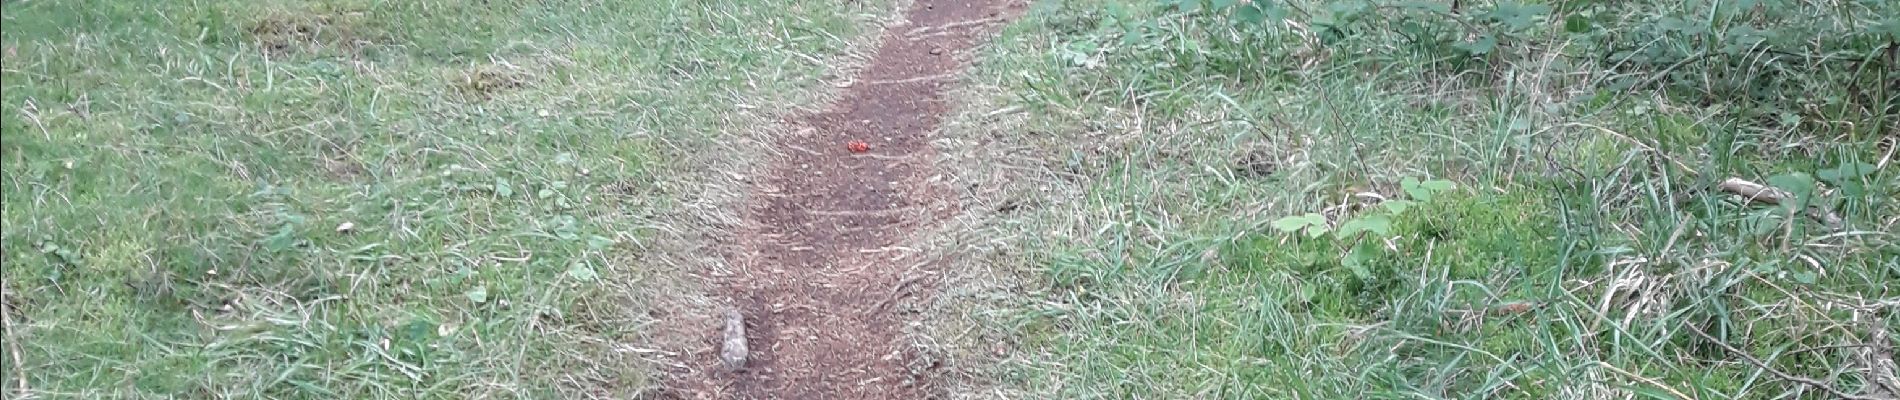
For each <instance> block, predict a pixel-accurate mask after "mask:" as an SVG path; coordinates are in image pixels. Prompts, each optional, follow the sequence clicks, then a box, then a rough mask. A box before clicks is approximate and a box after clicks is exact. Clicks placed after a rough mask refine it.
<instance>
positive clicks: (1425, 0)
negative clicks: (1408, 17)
mask: <svg viewBox="0 0 1900 400" xmlns="http://www.w3.org/2000/svg"><path fill="white" fill-rule="evenodd" d="M1398 6H1399V8H1400V9H1405V10H1416V11H1426V12H1435V13H1441V14H1442V13H1449V12H1451V4H1448V3H1445V2H1441V1H1429V0H1412V1H1404V2H1399V4H1398Z"/></svg>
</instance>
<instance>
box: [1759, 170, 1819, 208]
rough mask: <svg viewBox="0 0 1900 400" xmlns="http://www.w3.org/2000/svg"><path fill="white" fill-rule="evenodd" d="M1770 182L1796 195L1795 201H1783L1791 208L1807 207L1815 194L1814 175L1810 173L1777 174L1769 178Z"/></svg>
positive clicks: (1784, 204)
mask: <svg viewBox="0 0 1900 400" xmlns="http://www.w3.org/2000/svg"><path fill="white" fill-rule="evenodd" d="M1768 184H1769V185H1771V186H1774V187H1777V188H1781V190H1786V191H1788V193H1790V194H1793V195H1794V199H1792V200H1794V201H1790V202H1783V203H1782V205H1783V206H1785V207H1788V209H1791V210H1799V209H1803V208H1807V207H1808V201H1809V200H1810V197H1812V196H1814V177H1813V176H1809V175H1808V174H1804V173H1800V172H1795V173H1790V174H1781V175H1775V176H1773V177H1769V178H1768Z"/></svg>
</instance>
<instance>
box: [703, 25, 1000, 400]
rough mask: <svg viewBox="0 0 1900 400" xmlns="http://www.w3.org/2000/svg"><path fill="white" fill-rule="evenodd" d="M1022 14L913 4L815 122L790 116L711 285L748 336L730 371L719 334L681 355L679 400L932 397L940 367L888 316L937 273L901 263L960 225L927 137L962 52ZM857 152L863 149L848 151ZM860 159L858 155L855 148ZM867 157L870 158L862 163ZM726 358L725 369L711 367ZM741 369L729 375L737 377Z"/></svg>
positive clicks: (922, 260)
mask: <svg viewBox="0 0 1900 400" xmlns="http://www.w3.org/2000/svg"><path fill="white" fill-rule="evenodd" d="M1020 7H1021V5H1020V4H1017V3H1016V2H1011V1H1007V0H952V1H931V0H918V1H916V2H915V3H914V4H912V5H911V6H910V8H909V10H908V11H907V12H906V14H905V16H906V23H900V24H898V25H896V26H891V27H887V28H886V30H885V32H884V34H883V36H882V38H881V40H880V45H879V47H878V48H877V51H876V53H875V56H873V58H872V59H871V61H870V63H869V64H868V65H867V66H865V67H864V69H863V70H862V71H861V72H860V74H859V76H858V77H857V78H856V79H853V80H852V81H851V83H850V84H849V85H845V86H844V87H845V88H844V93H843V94H842V96H841V97H840V98H839V100H838V101H837V102H836V103H834V104H832V105H831V106H830V107H829V108H828V109H826V111H822V112H818V113H814V114H810V115H801V116H788V117H787V119H786V120H785V121H784V124H785V125H787V126H789V127H791V128H792V129H789V131H791V132H794V134H791V135H786V136H782V137H779V138H777V139H776V143H775V145H776V146H777V147H778V148H780V149H783V150H784V151H783V152H782V154H783V156H782V157H779V158H778V159H775V160H772V164H771V167H770V168H769V169H768V170H767V172H766V173H765V174H764V175H763V177H761V178H760V179H757V180H755V181H754V183H753V185H754V187H753V188H752V189H751V191H750V192H749V193H748V195H747V196H748V200H747V201H746V210H744V212H743V215H744V221H743V222H742V223H741V224H740V226H739V227H738V228H737V229H735V232H733V235H731V236H730V237H731V239H730V243H725V246H724V248H726V249H729V252H728V253H726V254H724V255H723V256H724V257H725V258H726V259H727V262H728V263H729V264H730V265H731V267H732V270H731V272H730V273H728V274H724V275H721V276H714V277H712V280H714V281H715V283H716V285H717V287H719V288H720V289H719V290H720V292H719V294H720V295H721V296H723V297H724V300H725V301H727V302H728V303H729V304H730V306H731V307H733V308H735V309H737V310H738V311H739V314H740V316H741V317H742V319H743V322H744V329H743V331H744V336H745V340H744V343H745V347H746V350H747V351H746V352H745V357H744V360H743V362H740V363H734V362H733V360H732V359H731V358H732V357H731V354H732V352H731V351H726V350H729V349H730V346H729V345H727V344H726V342H727V340H726V339H727V338H726V337H725V335H724V333H725V332H726V331H727V329H724V328H725V327H724V326H723V324H722V325H721V326H719V327H713V328H712V329H706V330H705V332H703V334H704V335H705V340H702V341H700V342H699V344H700V346H698V347H697V348H693V349H687V351H684V352H682V353H683V356H682V358H683V360H682V364H683V366H684V367H685V370H686V371H684V372H682V373H680V374H679V375H676V376H674V377H673V382H672V385H671V387H670V389H671V394H673V395H676V396H677V397H682V398H694V399H701V398H746V399H752V398H771V399H818V398H823V399H838V398H846V399H909V398H926V397H933V396H936V395H939V394H938V393H934V392H933V386H932V379H931V377H930V375H931V374H932V371H933V370H935V369H936V368H937V367H938V365H936V362H935V361H932V360H931V359H930V358H929V357H920V355H919V354H916V352H915V351H913V349H912V347H911V346H909V345H907V344H906V343H905V342H904V339H903V337H902V335H903V331H904V328H905V326H906V325H907V323H908V322H910V321H909V320H910V317H909V316H906V315H903V314H901V313H899V312H896V311H894V310H893V307H891V305H892V304H893V303H895V302H898V301H900V300H902V299H905V298H918V297H924V296H927V295H928V293H929V292H930V288H931V287H932V285H933V280H934V279H933V277H934V276H936V272H935V269H936V268H937V265H935V263H934V262H931V261H929V260H930V258H931V257H929V256H928V255H927V253H928V249H917V248H910V247H904V246H902V244H904V243H906V242H907V241H909V240H910V239H912V238H913V236H916V235H917V234H918V233H919V232H920V231H921V230H923V229H924V228H927V227H930V226H933V225H935V224H937V223H939V222H940V221H943V220H945V219H947V218H950V217H951V216H954V215H956V214H957V213H958V212H959V207H958V205H957V203H956V197H957V196H956V195H955V193H953V192H952V190H951V188H949V187H947V186H946V184H945V182H944V180H943V175H941V174H940V173H939V172H938V170H937V169H936V168H935V165H936V163H935V162H934V159H935V157H936V150H935V149H934V148H932V147H931V145H930V140H929V135H930V133H931V132H933V131H935V130H936V129H937V127H938V125H939V124H940V123H941V122H942V120H943V116H944V114H945V112H946V111H948V110H949V108H950V104H949V102H948V101H947V99H946V97H945V95H944V91H945V89H946V86H948V85H950V84H951V83H952V82H951V81H952V79H954V78H955V77H956V76H957V75H958V73H959V72H960V71H962V69H963V67H964V64H965V63H964V59H963V58H962V56H963V55H965V53H966V51H967V50H969V49H971V48H972V47H974V46H975V45H977V44H978V42H979V40H980V39H981V38H982V37H984V36H985V34H986V32H987V31H988V29H986V28H989V27H992V26H995V25H997V24H998V23H1000V22H1001V21H1002V20H1003V19H1004V18H1005V16H1006V15H1009V14H1010V13H1011V12H1012V11H1015V10H1017V9H1019V8H1020ZM853 141H862V142H863V143H864V144H865V145H868V146H855V145H853V146H847V143H851V142H853ZM851 147H856V148H851ZM865 147H868V149H866V148H865ZM722 355H724V356H725V357H723V359H722ZM734 365H737V366H738V367H737V368H732V366H734Z"/></svg>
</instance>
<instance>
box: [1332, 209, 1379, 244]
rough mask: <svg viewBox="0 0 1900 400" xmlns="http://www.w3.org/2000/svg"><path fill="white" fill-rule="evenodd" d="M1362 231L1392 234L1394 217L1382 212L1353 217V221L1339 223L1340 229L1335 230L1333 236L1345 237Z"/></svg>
mask: <svg viewBox="0 0 1900 400" xmlns="http://www.w3.org/2000/svg"><path fill="white" fill-rule="evenodd" d="M1362 232H1372V233H1376V234H1379V235H1380V236H1384V235H1390V234H1392V218H1391V217H1387V216H1385V215H1380V214H1373V215H1367V216H1363V217H1359V218H1353V219H1352V220H1351V221H1346V223H1344V224H1339V230H1338V231H1334V232H1333V237H1336V238H1340V239H1345V238H1349V237H1352V236H1353V235H1357V234H1360V233H1362Z"/></svg>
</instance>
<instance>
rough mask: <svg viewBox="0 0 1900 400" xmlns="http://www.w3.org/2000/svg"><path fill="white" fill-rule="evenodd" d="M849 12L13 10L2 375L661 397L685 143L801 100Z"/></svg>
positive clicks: (349, 391)
mask: <svg viewBox="0 0 1900 400" xmlns="http://www.w3.org/2000/svg"><path fill="white" fill-rule="evenodd" d="M715 3H716V4H715ZM861 7H863V6H862V5H852V4H847V3H845V2H837V1H796V2H780V1H737V2H732V1H724V2H699V1H579V2H539V1H508V0H503V1H488V2H482V3H481V5H472V4H462V3H458V2H441V1H427V0H424V1H357V0H335V1H307V2H306V1H235V0H206V1H149V2H118V1H21V2H6V4H5V5H4V10H5V17H4V25H5V29H4V31H3V34H0V45H3V46H4V49H5V52H6V53H5V57H4V61H3V62H0V78H4V85H3V86H4V95H0V108H3V109H4V110H0V115H3V117H4V119H3V120H0V130H4V141H3V143H0V168H4V177H3V178H0V184H3V185H4V189H3V190H0V194H3V198H4V201H5V211H4V218H3V219H4V221H3V222H4V225H5V233H4V236H0V253H3V254H4V258H5V270H4V273H3V274H0V277H4V281H5V283H4V287H5V296H4V306H5V308H6V316H7V318H8V335H7V337H6V339H5V342H6V346H5V347H6V349H5V351H6V353H7V354H6V355H5V356H0V375H4V378H0V381H4V382H6V388H4V390H5V391H6V393H8V397H9V398H14V395H36V396H40V397H42V398H401V399H416V398H456V399H460V398H594V397H598V398H627V397H629V396H640V395H642V394H650V392H651V391H652V390H653V389H655V386H656V384H655V381H654V379H656V377H657V376H658V375H657V374H658V371H657V370H656V369H655V368H654V366H655V364H653V363H652V362H651V361H650V360H649V357H652V356H651V354H650V353H643V352H638V351H632V350H638V349H640V348H641V346H647V345H650V344H651V343H652V342H654V341H655V340H656V339H653V338H650V337H648V332H646V330H645V329H646V327H647V326H648V325H651V324H653V323H655V318H656V316H657V315H658V314H653V313H650V312H649V311H650V309H651V308H652V307H651V306H652V305H653V303H654V301H656V299H655V298H653V296H656V293H663V292H666V291H667V289H668V288H662V287H657V286H662V285H666V284H667V281H668V278H669V277H674V276H675V275H676V274H678V268H676V267H675V266H669V265H662V264H661V263H660V262H659V261H658V260H661V259H662V258H660V257H657V256H653V255H652V254H651V253H652V252H653V251H657V250H655V249H656V248H658V246H659V245H656V244H655V243H656V242H663V241H667V240H677V238H676V237H674V236H675V235H678V234H680V232H679V231H681V230H688V231H690V230H692V229H693V228H690V227H679V226H667V225H666V224H667V223H669V221H673V220H674V219H670V218H671V217H668V216H669V215H674V214H677V213H680V212H681V211H680V209H681V207H682V202H686V201H690V200H691V198H692V197H694V195H693V194H691V193H682V192H680V191H679V188H681V187H683V186H681V185H682V184H681V183H680V182H682V180H683V179H684V178H682V177H683V176H685V175H692V174H699V173H702V172H703V171H694V170H684V169H682V168H683V166H684V165H687V164H688V163H686V162H685V160H688V159H691V158H693V157H696V156H695V154H698V153H700V152H706V151H712V152H716V151H721V150H726V149H730V148H729V147H724V146H726V145H727V144H728V142H727V141H728V140H731V139H732V138H735V137H740V138H742V137H746V135H748V134H750V131H752V130H754V129H756V128H758V127H759V126H760V125H762V124H763V123H762V122H760V121H763V118H765V116H759V115H753V114H748V111H746V110H749V109H750V108H741V107H746V106H743V105H746V104H750V105H753V106H761V105H764V106H769V105H774V104H801V103H802V102H805V101H808V100H809V97H810V90H808V89H809V88H814V87H821V86H822V85H819V84H818V83H819V81H818V80H819V79H820V74H822V73H823V72H824V71H825V70H826V69H828V68H829V67H828V66H826V65H820V64H818V62H819V61H820V58H823V59H831V58H833V56H835V55H837V54H839V53H841V52H842V51H843V49H844V48H845V47H848V46H850V45H852V44H853V42H851V41H853V40H856V39H855V38H857V37H858V36H857V35H858V34H859V31H860V30H861V28H862V26H863V25H864V24H865V22H867V21H865V18H862V17H860V16H859V15H858V14H859V13H876V12H877V10H866V9H862V8H861ZM768 108H770V107H768ZM344 226H349V227H350V228H348V229H345V228H344ZM664 232H670V234H665V233H664ZM16 360H17V362H16ZM21 389H24V391H25V392H24V393H18V392H17V391H18V390H21Z"/></svg>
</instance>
